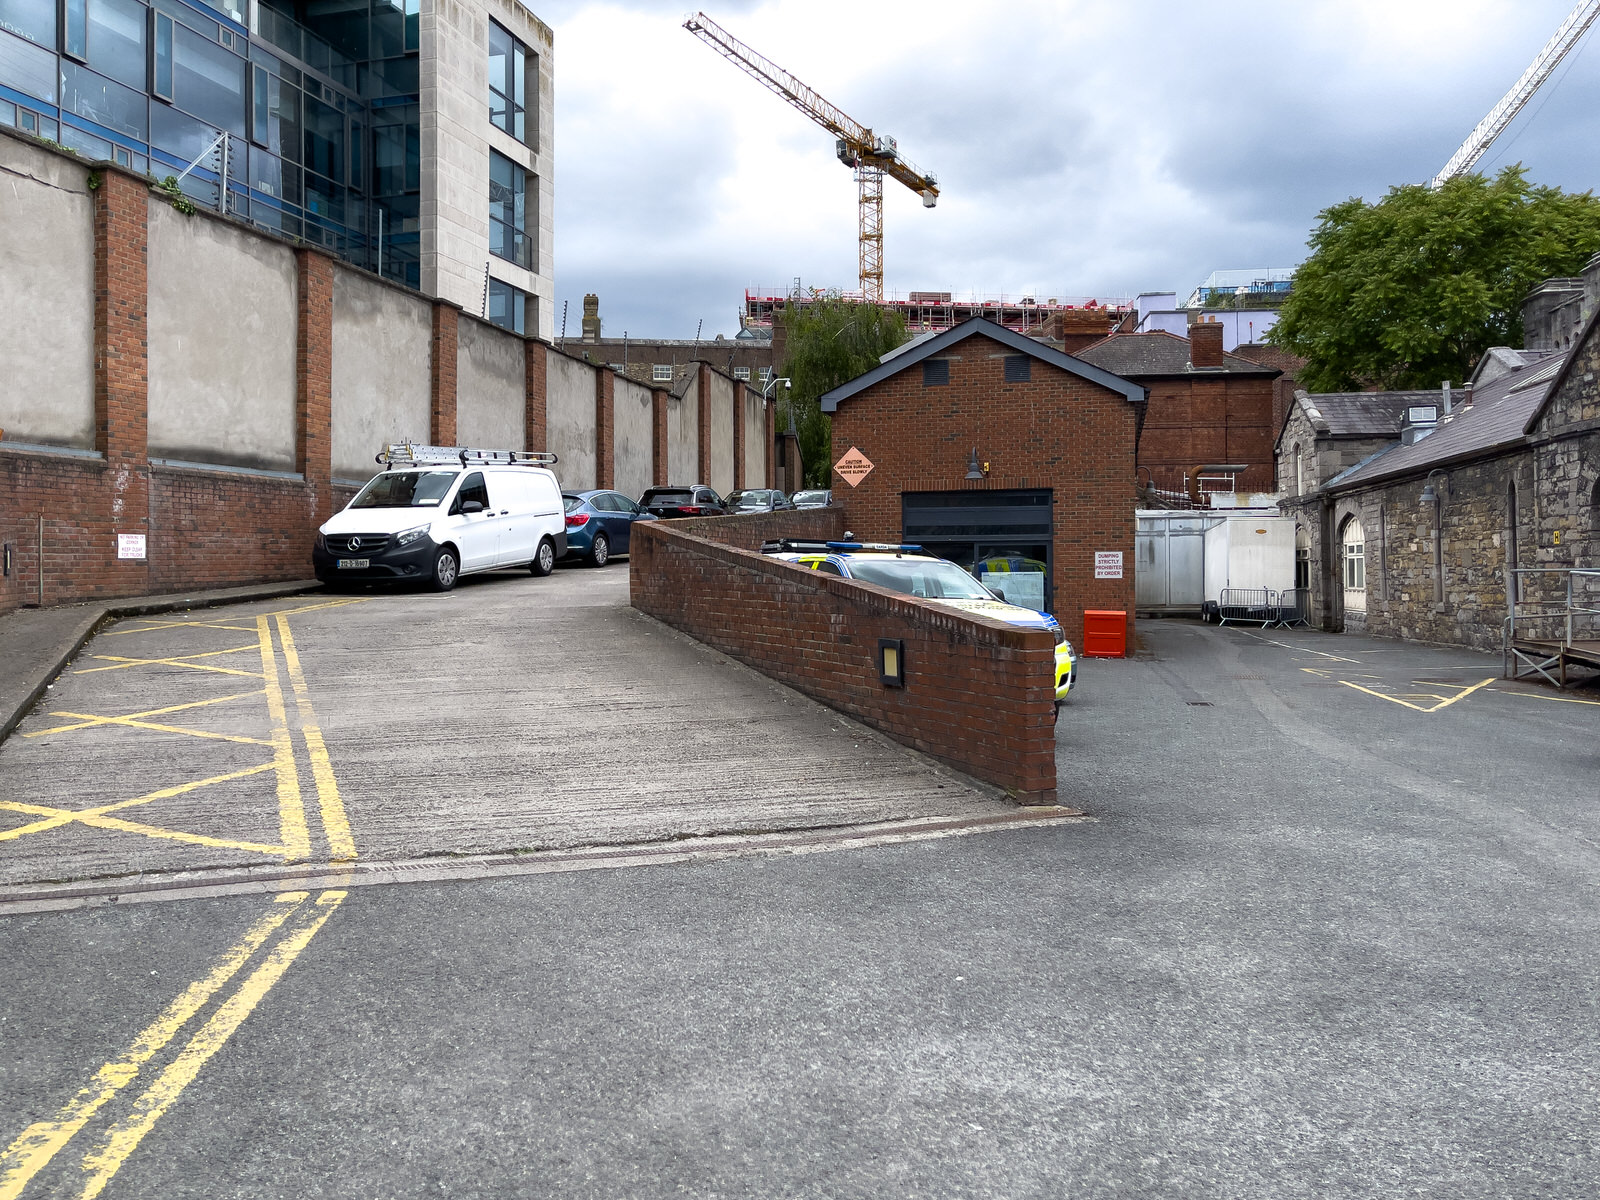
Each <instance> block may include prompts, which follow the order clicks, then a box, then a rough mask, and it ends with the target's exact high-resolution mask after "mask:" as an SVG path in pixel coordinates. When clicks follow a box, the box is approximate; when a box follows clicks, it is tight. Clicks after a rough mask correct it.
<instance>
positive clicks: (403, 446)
mask: <svg viewBox="0 0 1600 1200" xmlns="http://www.w3.org/2000/svg"><path fill="white" fill-rule="evenodd" d="M377 461H378V462H379V463H381V464H382V465H384V466H386V467H398V466H410V467H421V466H442V465H443V464H445V463H460V464H461V465H462V466H463V467H465V466H468V465H477V466H495V465H502V466H510V467H553V466H555V465H556V463H557V462H559V461H560V459H559V458H558V457H557V456H556V455H555V454H554V453H553V452H552V451H549V450H479V449H477V448H475V447H472V446H419V445H417V444H416V443H414V442H389V443H387V444H386V445H385V446H384V447H383V449H382V450H380V451H379V452H378V457H377Z"/></svg>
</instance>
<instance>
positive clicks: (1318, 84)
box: [532, 0, 1600, 337]
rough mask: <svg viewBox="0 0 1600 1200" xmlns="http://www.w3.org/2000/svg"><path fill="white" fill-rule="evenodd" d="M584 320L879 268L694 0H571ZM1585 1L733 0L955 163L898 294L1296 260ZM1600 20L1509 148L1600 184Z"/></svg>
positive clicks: (823, 149)
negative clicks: (1340, 204) (1322, 218)
mask: <svg viewBox="0 0 1600 1200" xmlns="http://www.w3.org/2000/svg"><path fill="white" fill-rule="evenodd" d="M532 7H533V9H534V11H535V12H536V13H538V15H539V16H540V17H541V18H542V19H543V20H544V21H546V22H547V23H548V24H549V25H550V26H551V27H552V28H553V29H554V30H555V97H556V99H555V103H556V144H555V161H556V168H555V170H556V177H555V194H556V211H555V277H556V297H557V299H556V313H555V321H556V331H557V333H558V334H559V332H560V325H561V304H562V301H568V302H569V303H570V311H569V315H568V318H567V328H568V334H569V336H577V333H578V330H579V317H580V315H581V310H582V304H581V301H582V297H583V294H584V293H585V292H591V291H592V292H597V293H598V294H599V296H600V311H601V316H602V317H603V319H604V321H605V333H606V335H607V336H620V335H621V334H622V333H623V332H624V331H625V330H626V331H628V332H629V333H630V334H631V335H632V336H635V337H693V336H694V333H695V325H696V322H697V321H699V320H701V319H702V318H703V319H704V321H705V334H706V336H710V335H712V334H715V333H719V332H720V333H730V334H731V333H733V332H735V331H736V330H737V328H738V324H737V315H736V314H737V311H738V309H739V306H740V304H741V302H742V299H743V295H744V290H745V289H746V288H747V287H748V288H752V289H765V288H779V289H781V288H782V287H783V286H784V285H786V284H788V283H790V282H791V281H792V280H793V279H794V278H795V277H796V276H798V277H800V279H801V280H802V281H803V282H804V283H805V285H807V286H816V287H835V288H854V287H855V286H856V284H857V274H856V187H855V182H854V180H853V178H852V176H851V173H850V171H849V170H847V169H846V168H845V167H843V166H841V165H840V164H839V162H838V161H837V160H836V159H835V157H834V152H833V143H832V140H831V138H830V137H829V136H828V135H827V134H826V133H825V132H824V131H823V130H822V129H820V128H819V127H817V126H816V125H814V124H812V123H811V121H809V120H808V119H807V118H806V117H804V116H802V115H801V114H800V113H799V112H797V111H795V110H794V109H792V108H790V107H789V106H788V105H787V104H785V103H784V102H783V101H782V100H781V99H779V98H778V97H777V96H775V95H773V94H772V93H771V92H769V91H767V90H766V89H764V88H763V87H761V86H760V85H759V84H758V83H757V82H756V81H755V80H754V79H751V78H750V77H749V76H747V75H745V74H744V73H743V72H742V71H740V70H738V69H737V68H736V67H735V66H734V65H733V64H731V63H729V62H728V61H726V60H725V59H723V58H721V57H720V56H719V55H717V54H716V53H715V52H713V51H712V50H711V49H710V47H708V46H706V45H705V44H703V43H702V42H700V41H699V40H698V39H697V38H696V37H694V36H693V35H692V34H690V33H689V32H688V31H687V30H685V29H684V28H683V21H684V17H685V15H686V11H685V8H684V7H681V6H680V5H676V4H670V3H669V4H662V3H648V2H645V3H622V2H613V3H586V2H583V0H546V2H544V3H538V2H536V3H534V4H533V6H532ZM1571 7H1572V4H1571V0H1330V2H1323V0H1217V2H1215V3H1209V4H1199V3H1195V2H1194V0H1182V2H1169V0H1141V2H1139V3H1132V2H1126V3H1116V2H1110V3H1108V2H1106V0H1089V2H1077V0H1058V2H1043V0H1041V2H1036V3H1026V2H1023V0H1006V2H1004V3H981V2H980V3H972V0H965V2H962V3H952V2H945V0H917V2H916V3H899V2H888V0H766V2H759V0H719V2H718V3H717V5H716V7H713V8H708V9H706V12H707V13H708V15H709V16H711V17H712V18H713V19H714V20H716V21H717V22H718V23H719V24H721V25H722V26H723V27H724V28H726V29H727V30H728V31H729V32H730V33H732V34H733V35H734V36H735V37H738V38H740V39H741V40H743V41H745V42H748V43H749V44H750V45H752V46H753V47H755V49H757V50H758V51H760V52H762V53H764V54H766V55H767V56H768V57H769V58H771V59H772V60H773V61H775V62H777V63H778V64H779V65H780V66H782V67H784V68H785V69H787V70H789V71H791V72H793V73H794V74H795V75H796V76H798V77H799V78H800V79H802V80H803V81H805V82H806V83H808V84H810V85H811V86H812V87H814V88H816V89H817V90H818V91H819V92H821V93H822V95H824V96H826V97H827V98H828V99H829V100H830V101H832V102H833V103H834V104H836V105H838V106H839V107H840V108H842V109H843V110H844V111H845V112H847V113H849V114H850V115H851V116H852V117H854V118H855V119H856V120H859V121H861V122H862V123H863V124H865V125H868V126H871V127H872V128H873V130H874V131H876V132H878V133H880V134H882V133H887V134H891V135H893V136H895V137H896V138H898V139H899V143H900V149H901V152H902V153H903V154H905V155H906V157H908V158H909V159H910V160H911V161H912V162H914V163H916V164H917V165H918V166H919V167H921V168H922V169H923V170H925V171H930V172H932V173H933V174H935V175H936V176H937V177H938V179H939V184H940V188H941V190H942V195H941V197H940V199H939V204H938V207H937V208H934V209H924V208H923V207H922V205H921V201H920V200H919V199H918V198H917V197H916V196H915V195H913V194H912V193H911V192H909V191H907V190H906V189H904V188H902V187H900V186H899V185H898V184H895V183H894V182H892V181H886V183H885V206H884V207H885V213H884V273H885V282H886V287H887V288H888V290H889V291H891V292H896V291H899V292H905V291H909V290H913V289H916V290H937V291H952V292H955V293H957V294H960V295H966V294H969V293H973V292H978V293H1006V294H1009V295H1012V296H1021V295H1032V296H1036V297H1038V298H1040V299H1045V298H1048V297H1052V296H1054V297H1058V298H1063V299H1065V298H1067V297H1074V296H1093V295H1099V296H1126V297H1131V296H1133V295H1135V294H1137V293H1139V292H1144V291H1181V292H1184V293H1187V291H1188V290H1189V289H1190V288H1192V287H1193V286H1194V285H1195V284H1196V283H1198V282H1199V281H1200V279H1201V278H1203V277H1204V276H1205V275H1206V274H1207V273H1209V272H1210V271H1211V270H1212V269H1214V268H1218V267H1269V266H1292V265H1294V264H1296V263H1297V262H1299V260H1300V259H1301V258H1302V257H1303V256H1304V248H1305V241H1306V236H1307V234H1308V232H1309V230H1310V229H1311V226H1312V224H1313V222H1314V221H1315V219H1316V215H1317V212H1318V211H1319V210H1320V209H1322V208H1324V207H1326V206H1327V205H1329V204H1332V203H1336V202H1337V201H1340V200H1343V199H1345V198H1346V197H1348V196H1352V195H1359V196H1364V197H1367V198H1368V199H1377V198H1379V197H1380V196H1382V195H1383V193H1384V192H1385V191H1386V190H1387V189H1388V188H1389V187H1390V186H1392V185H1395V184H1399V183H1407V182H1421V181H1424V180H1427V179H1428V178H1430V177H1431V176H1432V175H1433V173H1434V172H1435V171H1437V170H1438V169H1439V168H1440V167H1441V166H1443V165H1444V163H1445V161H1446V160H1447V159H1448V158H1449V156H1450V155H1451V154H1452V153H1453V152H1454V151H1455V149H1456V147H1457V146H1458V145H1459V144H1460V143H1461V141H1462V140H1463V139H1464V138H1465V137H1466V136H1467V134H1468V132H1469V131H1470V130H1471V129H1472V127H1473V126H1474V125H1476V124H1477V122H1478V121H1479V120H1481V119H1482V117H1483V116H1484V115H1485V114H1486V113H1487V112H1488V110H1489V109H1490V107H1492V106H1493V104H1494V103H1495V102H1496V101H1497V100H1498V99H1499V98H1500V96H1501V95H1503V94H1504V93H1505V91H1506V90H1507V89H1508V88H1509V87H1510V86H1511V84H1512V83H1513V82H1514V81H1515V80H1516V79H1517V77H1518V76H1519V75H1520V74H1521V73H1522V71H1523V70H1524V69H1525V68H1526V67H1527V65H1528V64H1529V63H1530V62H1531V61H1532V60H1533V57H1534V55H1535V54H1537V53H1538V51H1539V49H1540V47H1541V46H1543V44H1544V43H1545V42H1546V41H1547V40H1548V39H1549V38H1550V37H1551V36H1552V34H1553V33H1554V32H1555V30H1556V28H1557V27H1558V26H1559V24H1560V23H1561V20H1562V19H1563V18H1564V17H1565V15H1566V14H1567V12H1568V11H1569V10H1570V9H1571ZM1596 37H1600V29H1596V30H1594V31H1591V32H1590V33H1589V34H1588V35H1586V36H1585V38H1584V40H1583V41H1582V42H1581V43H1579V46H1578V48H1577V49H1576V50H1575V51H1573V53H1572V54H1570V55H1569V56H1568V57H1567V59H1566V61H1565V62H1563V63H1562V65H1561V66H1560V67H1559V68H1558V69H1557V72H1556V75H1555V76H1554V77H1553V78H1552V80H1551V82H1550V83H1548V84H1547V85H1546V86H1545V89H1544V90H1543V91H1542V92H1541V93H1540V94H1539V95H1538V96H1536V97H1535V98H1534V100H1533V101H1532V103H1530V104H1529V105H1528V107H1527V109H1525V110H1524V112H1523V114H1522V116H1521V117H1519V118H1518V120H1517V121H1516V123H1515V124H1513V125H1512V127H1511V128H1510V130H1508V131H1507V133H1506V134H1505V135H1504V136H1503V137H1502V138H1501V139H1500V141H1499V142H1497V143H1496V145H1495V146H1494V147H1493V148H1492V149H1491V150H1490V152H1489V154H1488V155H1487V156H1486V157H1485V159H1484V161H1483V162H1482V163H1481V164H1480V167H1487V168H1490V169H1491V170H1492V169H1497V168H1499V167H1500V166H1503V165H1505V164H1506V163H1510V162H1519V161H1520V162H1522V163H1524V164H1525V165H1526V166H1527V167H1528V168H1529V172H1530V174H1531V177H1532V178H1533V179H1534V180H1535V181H1536V182H1540V183H1548V184H1556V185H1559V186H1561V187H1564V188H1567V189H1569V190H1587V189H1591V188H1594V187H1595V186H1596V185H1597V184H1600V162H1597V158H1596V148H1597V146H1600V137H1597V134H1600V51H1597V50H1595V49H1594V48H1593V45H1592V42H1593V40H1594V39H1595V38H1596Z"/></svg>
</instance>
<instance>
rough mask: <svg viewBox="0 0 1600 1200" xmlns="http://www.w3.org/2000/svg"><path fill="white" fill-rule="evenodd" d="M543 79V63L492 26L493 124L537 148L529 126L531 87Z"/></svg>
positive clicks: (490, 106) (491, 111)
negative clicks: (529, 95)
mask: <svg viewBox="0 0 1600 1200" xmlns="http://www.w3.org/2000/svg"><path fill="white" fill-rule="evenodd" d="M538 78H539V60H538V59H537V58H535V57H534V56H533V55H532V54H530V53H529V52H528V48H527V47H526V46H524V45H523V44H522V43H521V42H519V41H517V39H516V38H514V37H512V36H511V35H510V34H509V33H507V32H506V31H505V30H504V29H502V28H500V26H498V25H496V24H495V23H494V22H493V21H490V22H489V120H490V122H491V123H492V124H493V125H494V126H495V127H496V128H498V129H504V130H505V131H506V132H507V133H509V134H510V135H511V136H512V137H514V138H516V139H517V141H519V142H525V143H527V144H529V145H532V144H533V134H534V133H535V132H536V131H535V130H532V129H530V128H529V122H528V112H527V109H528V84H529V82H530V81H533V82H535V83H536V82H537V81H538Z"/></svg>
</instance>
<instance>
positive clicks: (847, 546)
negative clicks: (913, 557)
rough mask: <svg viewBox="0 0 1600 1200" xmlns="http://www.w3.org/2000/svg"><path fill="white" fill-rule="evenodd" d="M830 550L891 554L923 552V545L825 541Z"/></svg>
mask: <svg viewBox="0 0 1600 1200" xmlns="http://www.w3.org/2000/svg"><path fill="white" fill-rule="evenodd" d="M823 545H825V546H827V547H828V549H829V550H874V551H878V552H880V553H889V554H922V553H924V551H923V549H922V547H921V546H910V545H907V546H895V545H891V544H890V543H888V542H824V543H823Z"/></svg>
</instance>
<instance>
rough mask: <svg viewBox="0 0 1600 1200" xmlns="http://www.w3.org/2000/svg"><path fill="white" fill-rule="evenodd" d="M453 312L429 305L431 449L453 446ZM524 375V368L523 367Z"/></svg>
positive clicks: (436, 304) (439, 304) (456, 347)
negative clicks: (430, 333)
mask: <svg viewBox="0 0 1600 1200" xmlns="http://www.w3.org/2000/svg"><path fill="white" fill-rule="evenodd" d="M457 316H458V314H457V311H456V309H455V308H454V307H453V306H452V305H449V304H446V303H444V302H443V301H441V300H435V301H434V303H433V345H432V353H431V354H430V356H429V363H430V366H429V369H428V385H429V413H428V425H429V429H428V437H429V439H430V440H431V441H432V442H433V444H434V445H435V446H454V445H455V444H456V356H457V353H458V351H459V350H460V345H461V343H460V340H459V337H458V333H459V329H458V326H459V322H458V321H457V320H456V318H457ZM523 370H524V372H526V370H527V368H526V366H524V368H523Z"/></svg>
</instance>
